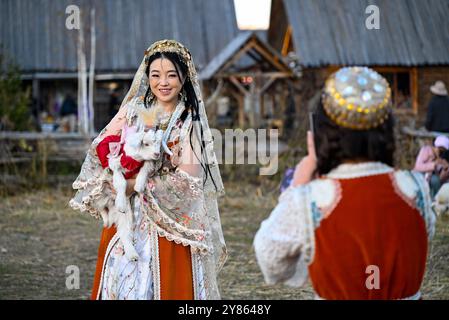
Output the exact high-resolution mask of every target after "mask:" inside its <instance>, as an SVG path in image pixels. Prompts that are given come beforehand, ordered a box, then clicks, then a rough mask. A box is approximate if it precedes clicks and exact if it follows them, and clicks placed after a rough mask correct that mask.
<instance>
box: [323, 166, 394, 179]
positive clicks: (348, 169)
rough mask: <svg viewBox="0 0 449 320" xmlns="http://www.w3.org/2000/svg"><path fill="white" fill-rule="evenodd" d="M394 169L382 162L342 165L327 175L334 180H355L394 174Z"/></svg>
mask: <svg viewBox="0 0 449 320" xmlns="http://www.w3.org/2000/svg"><path fill="white" fill-rule="evenodd" d="M393 171H394V169H393V168H392V167H390V166H387V165H386V164H384V163H381V162H364V163H356V164H341V165H339V166H338V167H337V168H335V169H333V170H332V171H331V172H329V173H328V174H327V177H329V178H332V179H354V178H361V177H369V176H374V175H379V174H385V173H389V172H393Z"/></svg>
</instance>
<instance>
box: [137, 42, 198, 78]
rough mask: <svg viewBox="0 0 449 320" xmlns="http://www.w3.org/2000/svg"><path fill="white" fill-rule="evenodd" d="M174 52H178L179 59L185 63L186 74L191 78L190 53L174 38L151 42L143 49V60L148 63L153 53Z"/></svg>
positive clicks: (192, 71)
mask: <svg viewBox="0 0 449 320" xmlns="http://www.w3.org/2000/svg"><path fill="white" fill-rule="evenodd" d="M157 52H159V53H165V52H174V53H176V54H178V56H179V57H180V58H181V60H182V61H183V62H184V63H185V64H186V66H187V68H188V70H189V71H188V73H189V74H188V76H189V77H190V79H193V78H194V76H195V71H194V68H193V62H192V55H191V54H190V51H189V50H188V49H187V48H186V47H185V46H183V45H182V44H181V43H179V42H177V41H175V40H167V39H165V40H160V41H157V42H155V43H153V44H152V45H151V46H150V47H149V48H148V49H147V50H145V62H146V63H147V64H148V61H149V59H150V57H151V56H152V55H153V54H155V53H157Z"/></svg>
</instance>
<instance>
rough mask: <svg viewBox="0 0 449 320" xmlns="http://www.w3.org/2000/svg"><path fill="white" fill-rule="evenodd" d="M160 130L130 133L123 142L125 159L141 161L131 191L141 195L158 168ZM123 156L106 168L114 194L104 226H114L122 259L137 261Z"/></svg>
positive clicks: (110, 160)
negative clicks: (150, 176) (110, 174)
mask: <svg viewBox="0 0 449 320" xmlns="http://www.w3.org/2000/svg"><path fill="white" fill-rule="evenodd" d="M162 135H163V131H162V130H152V129H150V130H147V131H140V132H135V133H131V134H129V135H128V136H126V137H125V139H124V148H123V150H124V152H125V154H126V155H127V156H129V157H132V158H133V159H134V160H136V161H143V166H142V167H141V168H140V170H139V173H138V174H137V177H136V183H135V187H134V189H135V190H136V191H137V192H142V191H143V190H144V188H145V182H146V180H147V178H148V176H149V175H153V174H154V173H155V172H156V171H157V170H158V169H159V167H160V165H161V142H162ZM122 155H123V154H119V155H118V156H115V157H111V158H110V159H109V168H110V169H111V170H112V172H113V178H112V180H113V185H114V189H115V190H116V192H117V195H116V198H115V203H114V204H115V205H114V206H112V207H111V206H110V203H109V206H108V210H104V211H103V213H102V217H103V221H104V226H105V227H109V226H111V225H112V224H114V223H115V225H116V226H117V234H118V235H119V237H120V239H121V241H122V244H123V246H124V251H125V256H126V257H127V258H128V259H129V260H134V261H136V260H138V254H137V252H136V250H135V248H134V246H133V243H132V239H131V232H132V224H133V213H132V210H131V205H130V203H129V200H128V198H127V197H126V185H127V182H126V179H125V176H124V173H125V169H124V168H123V167H122V165H121V162H120V159H121V157H122Z"/></svg>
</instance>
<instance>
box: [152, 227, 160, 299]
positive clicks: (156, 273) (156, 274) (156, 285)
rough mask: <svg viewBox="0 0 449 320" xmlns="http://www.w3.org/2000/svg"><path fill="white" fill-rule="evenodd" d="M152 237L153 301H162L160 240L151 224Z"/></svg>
mask: <svg viewBox="0 0 449 320" xmlns="http://www.w3.org/2000/svg"><path fill="white" fill-rule="evenodd" d="M150 237H151V239H152V243H153V252H152V255H153V257H152V264H153V290H154V293H153V299H154V300H161V266H160V259H159V238H158V234H157V231H156V230H155V229H154V228H153V225H151V224H150Z"/></svg>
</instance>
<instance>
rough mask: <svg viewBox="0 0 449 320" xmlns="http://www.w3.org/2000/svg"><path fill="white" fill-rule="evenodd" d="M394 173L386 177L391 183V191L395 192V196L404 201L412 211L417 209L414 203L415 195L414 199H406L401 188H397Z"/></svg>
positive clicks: (397, 184)
mask: <svg viewBox="0 0 449 320" xmlns="http://www.w3.org/2000/svg"><path fill="white" fill-rule="evenodd" d="M395 174H396V172H391V173H389V174H388V176H389V177H390V179H391V183H392V184H393V189H394V191H395V192H396V194H397V195H398V196H399V197H400V198H401V199H402V200H404V202H405V203H407V204H408V205H409V206H410V207H411V208H412V209H418V208H417V207H416V203H415V199H416V194H415V198H410V197H408V196H407V195H406V194H405V193H404V192H403V191H402V190H401V187H400V186H399V182H398V180H397V177H396V175H395Z"/></svg>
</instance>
